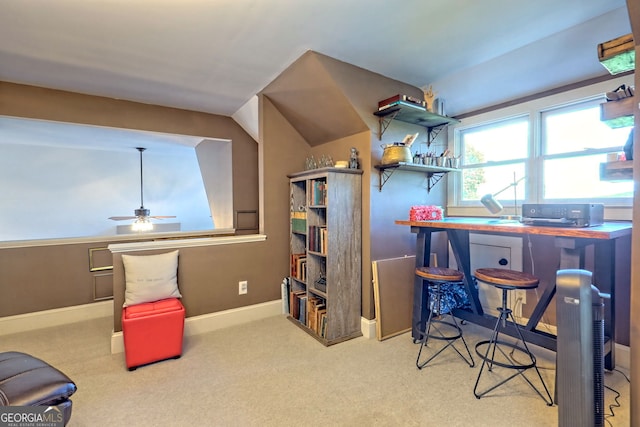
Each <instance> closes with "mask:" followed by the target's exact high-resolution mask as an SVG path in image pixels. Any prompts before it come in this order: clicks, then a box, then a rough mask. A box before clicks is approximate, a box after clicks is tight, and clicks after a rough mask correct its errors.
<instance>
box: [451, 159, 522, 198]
mask: <svg viewBox="0 0 640 427" xmlns="http://www.w3.org/2000/svg"><path fill="white" fill-rule="evenodd" d="M514 173H515V180H516V181H517V180H519V179H520V178H522V177H523V176H524V163H514V164H510V165H503V166H490V167H484V168H469V169H463V170H462V180H463V189H462V199H463V200H465V201H470V200H480V198H481V197H482V196H484V195H485V194H496V193H498V192H500V194H496V196H495V198H496V199H497V200H500V201H504V202H505V203H504V204H506V205H509V204H510V203H509V202H512V201H513V199H514V192H513V186H512V185H511V184H512V183H513V182H514ZM516 194H517V198H518V200H524V198H525V185H524V180H522V181H520V182H519V183H518V184H517V186H516ZM511 204H513V203H511Z"/></svg>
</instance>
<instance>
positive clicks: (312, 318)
mask: <svg viewBox="0 0 640 427" xmlns="http://www.w3.org/2000/svg"><path fill="white" fill-rule="evenodd" d="M320 306H324V302H323V301H322V299H321V298H319V297H315V296H314V297H309V298H308V300H307V327H308V328H309V329H311V330H313V331H315V332H316V333H317V332H318V307H320Z"/></svg>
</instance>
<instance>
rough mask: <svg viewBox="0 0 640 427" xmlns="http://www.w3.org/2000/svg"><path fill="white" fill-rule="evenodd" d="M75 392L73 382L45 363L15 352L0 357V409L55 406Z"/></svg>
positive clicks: (0, 354) (1, 354) (2, 354)
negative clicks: (6, 407) (0, 407)
mask: <svg viewBox="0 0 640 427" xmlns="http://www.w3.org/2000/svg"><path fill="white" fill-rule="evenodd" d="M75 392H76V385H75V384H74V382H73V381H71V379H70V378H69V377H67V376H66V375H65V374H63V373H62V372H60V371H59V370H57V369H56V368H54V367H53V366H51V365H49V364H48V363H46V362H43V361H42V360H40V359H37V358H35V357H33V356H30V355H28V354H25V353H20V352H16V351H9V352H6V353H0V405H3V406H37V405H46V406H52V405H58V404H60V403H62V402H65V401H67V399H68V398H69V396H71V395H72V394H73V393H75ZM69 409H70V408H69Z"/></svg>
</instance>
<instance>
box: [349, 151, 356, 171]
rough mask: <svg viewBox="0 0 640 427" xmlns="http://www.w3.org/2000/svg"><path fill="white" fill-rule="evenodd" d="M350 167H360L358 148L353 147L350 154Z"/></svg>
mask: <svg viewBox="0 0 640 427" xmlns="http://www.w3.org/2000/svg"><path fill="white" fill-rule="evenodd" d="M349 169H358V150H356V147H351V155H350V156H349Z"/></svg>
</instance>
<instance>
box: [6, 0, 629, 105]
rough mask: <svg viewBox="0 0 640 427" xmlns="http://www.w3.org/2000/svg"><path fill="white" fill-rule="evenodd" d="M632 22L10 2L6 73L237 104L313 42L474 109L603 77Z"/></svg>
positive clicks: (517, 5) (91, 90)
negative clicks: (458, 90) (603, 49)
mask: <svg viewBox="0 0 640 427" xmlns="http://www.w3.org/2000/svg"><path fill="white" fill-rule="evenodd" d="M604 16H608V17H609V18H608V19H606V20H605V21H602V22H605V24H603V23H601V20H602V19H603V18H602V17H604ZM611 21H613V22H611ZM594 28H595V29H596V30H594ZM628 32H630V25H629V19H628V16H627V15H626V3H625V0H607V1H604V0H537V1H526V2H525V1H514V0H483V1H476V0H429V1H425V0H403V1H401V2H400V1H388V0H387V1H379V0H373V1H371V0H349V1H344V0H308V1H300V0H268V1H264V0H263V1H260V0H208V1H206V0H137V1H123V0H109V1H108V0H102V1H101V0H96V1H86V0H56V1H41V2H37V4H35V3H34V2H30V1H24V0H3V1H2V3H0V80H4V81H9V82H15V83H24V84H30V85H36V86H43V87H49V88H55V89H62V90H68V91H74V92H80V93H87V94H93V95H100V96H106V97H112V98H120V99H127V100H132V101H139V102H144V103H151V104H158V105H165V106H172V107H178V108H185V109H190V110H198V111H204V112H210V113H216V114H222V115H232V114H233V113H234V112H236V111H237V110H238V109H239V108H241V107H242V106H243V105H245V103H247V101H249V100H250V99H251V98H252V97H253V96H254V95H255V94H256V93H258V92H259V91H260V90H261V89H263V88H264V87H265V86H266V85H268V84H269V82H271V81H272V80H273V79H274V78H275V77H276V76H278V75H279V74H280V73H281V72H282V71H283V70H284V69H285V68H286V67H287V66H288V65H290V64H291V63H292V62H293V61H295V60H296V59H297V58H298V57H300V56H301V55H302V54H303V53H304V52H306V51H307V50H314V51H317V52H320V53H322V54H325V55H328V56H330V57H333V58H336V59H338V60H340V61H344V62H347V63H350V64H353V65H356V66H358V67H362V68H365V69H368V70H370V71H373V72H376V73H379V74H382V75H384V76H387V77H390V78H392V79H396V80H399V81H402V82H405V83H408V84H411V85H415V86H418V87H423V86H428V85H431V84H434V85H435V86H436V88H437V89H442V91H444V97H445V98H446V99H447V100H449V101H450V102H449V108H450V110H452V111H454V110H455V112H464V111H468V110H470V109H473V108H477V107H479V106H482V105H483V104H484V103H487V102H495V101H497V100H498V99H497V98H513V97H517V96H521V95H524V94H526V93H527V92H534V91H536V90H538V91H539V90H544V89H547V88H548V87H549V86H555V85H559V84H564V83H566V82H571V81H577V80H581V79H584V78H589V77H593V76H594V75H597V74H602V73H603V72H604V70H603V69H602V68H601V67H600V66H599V64H598V63H597V58H596V54H595V49H596V45H597V43H599V42H603V41H606V40H609V39H612V38H615V37H617V36H619V35H622V34H626V33H628ZM514 52H522V55H520V56H514ZM578 55H579V56H580V58H581V60H577V61H576V60H574V58H573V57H574V56H578ZM522 57H524V58H526V59H527V60H528V61H531V62H532V63H534V64H535V63H537V64H538V66H539V67H541V68H537V67H525V68H523V69H520V68H518V63H519V62H521V61H519V59H518V58H522ZM587 57H588V58H587ZM501 58H502V59H504V61H502V63H503V64H505V65H497V64H498V63H496V61H499V60H500V59H501ZM487 64H494V65H492V66H487ZM547 64H548V66H547ZM510 66H514V67H515V69H514V72H516V71H517V73H518V74H517V75H511V77H512V80H517V81H519V84H516V83H512V84H509V85H506V86H505V87H504V88H502V87H500V86H497V87H486V85H485V83H477V84H470V86H469V87H468V88H465V96H459V95H454V94H453V92H452V91H451V88H450V87H449V86H448V85H454V83H451V78H452V76H465V75H473V76H474V77H475V78H477V79H478V80H477V81H478V82H484V81H485V80H481V79H479V76H480V75H481V74H482V73H488V74H491V75H494V76H498V78H500V79H503V76H502V75H501V73H508V72H509V70H510ZM529 69H531V72H530V73H529V74H527V71H526V70H529ZM541 69H542V70H545V69H546V70H548V71H549V72H540V70H541ZM495 83H498V84H499V82H494V84H495ZM455 84H457V83H455ZM447 90H448V91H449V92H451V95H450V96H447ZM501 90H503V93H501V92H500V91H501ZM518 91H520V92H523V93H517V92H518ZM483 93H484V95H483ZM488 93H492V94H493V95H494V96H493V97H492V96H489V97H488V96H487V94H488ZM497 94H499V95H500V96H498V97H497V98H496V96H495V95H497Z"/></svg>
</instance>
